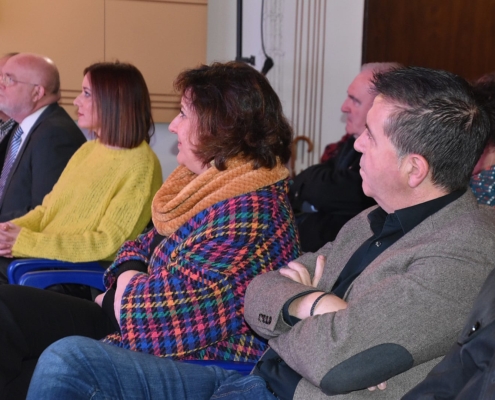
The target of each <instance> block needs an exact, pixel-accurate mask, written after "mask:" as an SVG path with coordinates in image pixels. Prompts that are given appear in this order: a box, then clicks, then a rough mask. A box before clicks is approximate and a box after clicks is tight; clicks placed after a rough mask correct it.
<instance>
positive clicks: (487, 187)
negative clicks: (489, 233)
mask: <svg viewBox="0 0 495 400" xmlns="http://www.w3.org/2000/svg"><path fill="white" fill-rule="evenodd" d="M474 87H475V89H476V90H477V91H478V92H480V94H481V96H483V98H484V99H485V101H486V106H487V108H488V111H489V112H490V116H491V118H492V128H491V130H490V135H489V136H488V141H487V144H486V146H485V150H484V151H483V154H482V155H481V157H480V159H479V161H478V163H477V164H476V166H475V167H474V170H473V176H472V177H471V182H470V186H471V190H472V191H473V193H474V195H475V196H476V199H477V200H478V202H479V203H480V204H487V205H489V206H495V72H492V73H491V74H487V75H484V76H482V77H481V78H480V79H478V81H477V82H476V83H475V85H474Z"/></svg>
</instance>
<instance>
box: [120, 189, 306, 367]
mask: <svg viewBox="0 0 495 400" xmlns="http://www.w3.org/2000/svg"><path fill="white" fill-rule="evenodd" d="M274 190H275V189H274V188H271V189H267V190H266V191H265V192H263V191H257V192H252V193H250V194H247V195H242V196H238V197H235V198H233V199H230V200H226V201H223V202H220V203H217V204H215V205H214V206H212V207H209V208H207V209H206V210H204V211H202V212H200V213H199V214H197V215H196V216H195V217H193V218H192V219H191V220H190V221H189V222H188V223H186V224H185V225H183V226H182V227H181V228H179V230H178V231H176V232H175V233H174V234H173V235H172V236H171V237H169V238H168V239H165V240H164V241H163V242H162V244H161V247H159V248H158V249H157V250H156V251H155V252H154V254H153V257H152V259H151V262H152V264H151V265H150V268H149V274H144V273H138V274H136V275H135V276H134V277H133V278H132V279H131V280H130V282H129V283H128V285H127V287H126V289H125V292H124V296H123V298H122V303H121V314H120V325H121V343H120V345H121V346H122V347H125V348H130V349H132V350H136V351H141V352H146V353H150V354H155V355H162V356H165V355H166V356H170V357H174V358H196V357H200V356H198V354H199V353H200V350H201V349H205V348H206V347H208V346H211V345H213V344H215V343H217V342H220V341H222V340H225V339H227V338H229V337H231V336H233V335H235V334H239V332H242V329H247V327H246V325H245V322H244V319H243V308H244V301H243V299H244V291H245V289H246V286H247V284H248V283H249V281H250V280H251V279H252V278H253V277H254V276H255V275H257V274H260V273H264V272H267V271H270V270H273V269H277V268H280V267H282V266H283V265H286V263H287V262H288V261H290V260H291V259H293V258H294V257H295V256H296V255H298V253H299V245H298V242H297V235H296V233H295V229H294V225H293V222H292V221H293V219H292V214H291V211H290V206H289V205H288V203H287V202H286V201H283V202H279V201H278V200H274V198H273V196H271V195H270V191H274ZM271 194H273V192H271ZM198 351H199V353H198Z"/></svg>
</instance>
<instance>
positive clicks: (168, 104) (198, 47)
mask: <svg viewBox="0 0 495 400" xmlns="http://www.w3.org/2000/svg"><path fill="white" fill-rule="evenodd" d="M206 21H207V8H206V5H204V4H203V5H199V4H197V5H191V4H179V3H175V2H174V3H169V2H145V1H122V0H107V1H106V6H105V58H106V60H108V61H112V60H115V59H119V60H120V61H129V60H132V62H133V64H135V65H136V67H138V68H139V70H140V71H141V72H142V73H143V75H144V78H145V79H146V82H147V83H148V86H149V88H150V91H151V92H152V107H153V116H154V118H155V119H156V120H157V121H171V120H172V119H173V118H174V117H175V115H176V114H177V113H178V111H179V108H180V106H179V104H180V99H179V97H178V95H177V94H176V93H175V92H174V90H173V85H172V83H173V80H174V79H175V77H176V76H177V75H178V74H179V72H181V71H182V70H184V69H186V68H193V67H196V66H197V65H199V64H201V63H205V62H206ZM202 33H203V34H202Z"/></svg>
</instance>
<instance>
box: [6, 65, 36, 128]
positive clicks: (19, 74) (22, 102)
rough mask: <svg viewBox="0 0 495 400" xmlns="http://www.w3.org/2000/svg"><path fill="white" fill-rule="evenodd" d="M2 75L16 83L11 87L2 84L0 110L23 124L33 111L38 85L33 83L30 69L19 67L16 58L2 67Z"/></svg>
mask: <svg viewBox="0 0 495 400" xmlns="http://www.w3.org/2000/svg"><path fill="white" fill-rule="evenodd" d="M2 74H3V75H6V76H9V77H11V78H12V79H14V80H15V81H16V82H14V83H13V84H12V85H10V86H6V85H5V84H4V83H3V82H0V110H2V111H3V112H4V113H5V114H7V115H9V116H10V117H12V118H14V119H15V120H16V121H17V122H22V120H23V119H24V118H25V117H26V116H28V115H29V114H30V111H31V109H32V102H33V100H32V99H33V90H34V88H35V86H36V84H35V82H32V83H31V80H32V79H33V78H32V76H31V74H30V71H29V69H28V68H25V67H24V66H22V65H19V64H18V63H17V62H16V57H12V58H10V59H8V60H7V62H6V63H5V65H4V66H3V67H2ZM17 81H19V82H17ZM21 82H22V83H21ZM26 82H27V83H26Z"/></svg>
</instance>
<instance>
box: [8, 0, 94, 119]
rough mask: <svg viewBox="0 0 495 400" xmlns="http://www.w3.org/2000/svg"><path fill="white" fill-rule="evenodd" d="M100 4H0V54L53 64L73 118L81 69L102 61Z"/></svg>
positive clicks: (44, 0) (74, 0)
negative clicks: (25, 55)
mask: <svg viewBox="0 0 495 400" xmlns="http://www.w3.org/2000/svg"><path fill="white" fill-rule="evenodd" d="M103 12H104V2H103V0H63V1H60V0H0V54H5V53H8V52H13V51H17V52H33V53H39V54H44V55H46V56H48V57H50V58H52V59H53V61H55V63H56V64H57V66H58V68H59V70H60V76H61V81H62V96H63V99H62V104H63V105H66V104H69V107H66V108H67V109H68V111H69V112H70V113H72V114H71V115H74V114H73V107H72V105H71V104H72V100H73V99H74V97H75V95H76V94H77V92H78V91H80V88H81V81H82V72H83V69H84V68H85V67H86V66H88V65H89V64H91V63H92V62H94V61H99V60H103V57H104V46H103V39H104V29H103V28H104V25H103V24H104V14H103Z"/></svg>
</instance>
